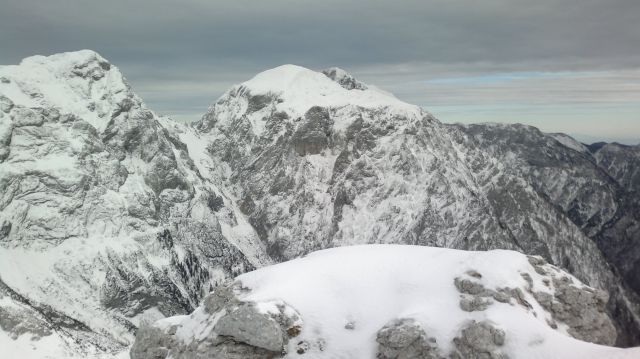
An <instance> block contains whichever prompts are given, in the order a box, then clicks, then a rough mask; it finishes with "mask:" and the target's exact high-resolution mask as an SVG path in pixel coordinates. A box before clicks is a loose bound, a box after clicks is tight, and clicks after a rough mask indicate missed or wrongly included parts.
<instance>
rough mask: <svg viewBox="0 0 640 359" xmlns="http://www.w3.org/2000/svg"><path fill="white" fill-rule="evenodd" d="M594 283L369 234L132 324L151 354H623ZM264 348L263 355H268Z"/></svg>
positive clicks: (501, 256)
mask: <svg viewBox="0 0 640 359" xmlns="http://www.w3.org/2000/svg"><path fill="white" fill-rule="evenodd" d="M606 300H607V296H606V294H605V293H604V292H602V291H598V290H595V289H593V288H590V287H587V286H585V285H583V284H581V283H580V282H579V281H578V280H577V279H576V278H574V277H573V276H571V275H569V274H567V273H565V272H563V271H562V270H560V269H558V268H557V267H555V266H552V265H550V264H547V263H545V262H544V260H542V259H541V258H539V257H528V256H525V255H523V254H520V253H517V252H512V251H504V250H495V251H488V252H472V251H459V250H452V249H443V248H430V247H415V246H400V245H369V246H353V247H342V248H334V249H329V250H324V251H320V252H316V253H313V254H311V255H308V256H306V257H304V258H300V259H295V260H292V261H289V262H286V263H282V264H278V265H274V266H270V267H266V268H262V269H259V270H256V271H253V272H250V273H246V274H243V275H241V276H239V277H237V278H236V280H235V281H234V282H233V283H232V284H229V285H228V286H226V287H220V288H218V289H217V290H216V291H214V292H213V293H212V294H210V295H209V297H207V298H205V300H204V304H203V306H201V307H200V308H198V309H197V310H196V311H195V312H193V313H192V314H191V315H189V316H181V317H174V318H168V319H165V320H162V321H159V322H157V323H156V324H155V325H154V326H153V327H151V328H144V329H143V330H142V331H141V333H138V336H137V341H136V344H134V347H133V349H132V351H131V356H132V358H133V359H151V358H174V359H175V358H209V357H213V358H217V357H220V358H223V357H224V358H227V359H229V358H267V357H280V354H283V355H284V357H285V358H354V359H358V358H375V357H377V358H445V357H452V358H507V357H508V358H565V359H570V358H576V359H578V358H580V359H584V358H593V359H595V358H605V357H606V358H614V357H617V358H633V357H637V355H639V354H640V351H638V350H637V349H635V350H624V349H618V348H611V347H606V346H602V345H597V344H592V343H588V342H586V341H580V340H578V339H577V338H580V339H583V340H588V341H592V342H598V343H602V344H612V343H613V341H615V329H614V328H613V325H612V323H611V321H610V320H609V318H608V317H607V316H606V315H605V314H604V313H603V312H602V308H603V307H604V305H605V303H606ZM270 354H271V355H272V356H269V355H270Z"/></svg>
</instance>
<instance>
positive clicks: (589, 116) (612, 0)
mask: <svg viewBox="0 0 640 359" xmlns="http://www.w3.org/2000/svg"><path fill="white" fill-rule="evenodd" d="M1 8H2V11H0V30H1V31H0V48H2V51H1V52H0V63H3V64H11V63H17V62H18V61H19V60H20V59H21V58H23V57H25V56H29V55H33V54H36V53H39V54H50V53H55V52H61V51H72V50H77V49H81V48H91V49H94V50H96V51H98V52H100V53H101V54H103V56H105V57H107V58H108V59H110V60H111V61H112V62H113V63H115V64H116V65H118V66H119V67H120V68H121V69H122V70H123V72H124V73H125V74H126V75H127V76H128V78H129V80H130V82H131V83H132V85H133V86H134V88H135V89H136V90H137V91H138V92H140V93H141V95H142V96H143V97H144V98H145V99H146V100H147V102H148V103H149V104H150V105H151V106H152V107H153V108H154V109H157V110H158V111H159V112H164V113H168V114H172V115H174V116H176V117H177V118H181V119H185V120H188V119H194V118H196V117H197V116H198V115H199V114H202V113H203V112H204V110H205V109H206V107H207V106H208V104H209V103H211V102H213V101H214V100H215V98H217V97H218V96H219V95H220V94H221V93H222V92H223V91H224V90H225V89H226V88H227V87H229V86H230V85H231V84H233V83H237V82H241V81H244V80H246V79H248V78H250V77H251V76H253V75H254V74H255V73H257V72H259V71H261V70H264V69H267V68H270V67H274V66H277V65H280V64H283V63H295V64H299V65H302V66H307V67H310V68H314V69H322V68H325V67H329V66H340V67H343V68H345V69H347V70H348V71H350V72H352V73H353V74H354V75H355V76H357V77H360V78H361V79H362V80H364V81H366V82H370V83H374V84H377V85H378V86H380V87H383V88H386V89H388V90H390V91H392V92H394V93H396V94H397V95H398V96H399V97H400V98H402V99H405V100H407V101H409V102H413V103H417V104H420V105H424V106H426V107H427V108H428V109H430V110H431V111H432V112H434V113H435V114H436V115H438V116H439V117H440V118H441V120H443V121H464V122H475V121H487V120H493V121H508V122H512V121H518V122H526V123H530V124H533V125H537V126H539V127H541V128H542V129H543V130H549V131H564V132H570V133H573V134H580V133H584V134H586V135H594V136H606V137H607V138H608V139H618V140H624V141H625V142H634V141H635V142H640V118H639V115H638V114H639V113H640V111H638V110H639V108H640V90H639V87H640V85H639V83H640V80H639V75H638V73H639V72H638V71H639V69H640V26H638V25H637V24H638V23H640V2H638V1H637V0H609V1H598V0H540V1H524V0H485V1H472V0H403V1H402V2H397V1H380V0H366V1H365V0H360V1H349V2H345V1H334V0H325V1H308V0H273V1H258V0H241V1H232V2H227V1H205V0H188V1H169V0H153V1H152V0H136V1H130V0H113V1H108V2H107V1H103V2H94V1H90V2H87V1H72V0H66V1H64V0H42V1H36V0H22V1H10V2H8V3H5V4H2V6H1Z"/></svg>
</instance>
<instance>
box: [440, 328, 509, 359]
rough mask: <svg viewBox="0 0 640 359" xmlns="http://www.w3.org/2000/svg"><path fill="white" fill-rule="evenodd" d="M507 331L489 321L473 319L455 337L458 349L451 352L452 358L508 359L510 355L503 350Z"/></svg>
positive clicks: (454, 341)
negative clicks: (501, 348)
mask: <svg viewBox="0 0 640 359" xmlns="http://www.w3.org/2000/svg"><path fill="white" fill-rule="evenodd" d="M505 337H506V335H505V333H504V331H502V330H501V329H498V328H496V327H494V326H493V325H492V324H491V323H489V322H486V321H484V322H476V321H472V322H471V323H470V324H469V325H468V326H467V327H465V328H464V329H462V331H461V333H460V335H459V336H457V337H455V338H454V339H453V343H454V344H455V347H456V349H457V351H456V352H454V353H452V354H451V357H452V358H459V359H464V358H475V359H506V358H508V356H507V355H506V354H504V353H502V352H501V350H500V347H502V346H503V345H504V341H505Z"/></svg>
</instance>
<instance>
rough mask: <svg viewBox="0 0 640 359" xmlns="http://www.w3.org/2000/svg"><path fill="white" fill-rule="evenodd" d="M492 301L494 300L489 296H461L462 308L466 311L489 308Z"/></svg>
mask: <svg viewBox="0 0 640 359" xmlns="http://www.w3.org/2000/svg"><path fill="white" fill-rule="evenodd" d="M492 303H493V301H492V300H491V299H488V298H482V297H479V296H469V295H463V296H462V297H461V298H460V309H462V310H464V311H465V312H475V311H482V310H485V309H487V308H489V306H490V305H491V304H492Z"/></svg>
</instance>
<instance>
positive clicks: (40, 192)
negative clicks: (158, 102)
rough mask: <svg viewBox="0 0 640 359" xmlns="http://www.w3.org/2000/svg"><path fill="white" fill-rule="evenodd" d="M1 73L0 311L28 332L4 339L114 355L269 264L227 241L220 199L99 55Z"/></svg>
mask: <svg viewBox="0 0 640 359" xmlns="http://www.w3.org/2000/svg"><path fill="white" fill-rule="evenodd" d="M0 78H1V79H2V80H1V81H0V104H1V106H0V107H1V108H0V193H1V194H0V279H1V280H2V283H3V286H4V288H5V292H6V293H12V294H11V295H9V294H6V293H5V294H4V296H5V297H11V298H13V299H11V300H12V301H13V302H15V303H14V304H15V305H14V304H9V303H6V305H7V306H6V307H5V306H4V305H3V304H0V307H2V308H4V309H6V308H12V307H15V306H17V307H19V308H21V309H20V310H17V309H16V310H13V311H12V312H11V313H14V314H12V317H16V318H22V319H16V320H25V321H26V322H27V323H32V324H33V325H31V324H29V325H25V326H15V325H6V326H3V329H4V330H5V331H6V332H7V333H8V334H7V335H9V336H16V335H17V336H20V334H21V333H25V332H31V333H34V335H37V336H38V337H42V336H43V335H45V334H46V335H53V334H52V333H55V335H56V336H60V337H61V338H63V339H61V340H60V341H61V344H60V345H62V346H63V347H64V346H65V344H64V343H65V342H74V341H80V342H81V343H82V347H81V348H71V349H70V352H69V353H73V352H74V351H75V352H76V354H79V355H81V356H82V355H88V354H89V353H93V352H96V353H100V352H116V351H118V350H122V349H124V348H126V347H127V345H128V344H129V341H130V340H131V338H132V334H131V332H132V331H133V330H134V329H135V328H136V327H137V326H138V325H139V324H140V322H141V321H144V320H155V319H157V318H159V317H162V316H166V315H175V314H179V313H186V312H188V311H190V310H192V309H193V308H194V307H195V306H197V304H198V303H199V301H200V299H201V298H202V297H203V295H204V294H206V293H207V292H208V291H209V290H210V289H211V288H212V287H213V286H214V285H215V284H216V283H218V282H219V281H221V280H223V279H224V278H226V277H228V276H231V275H236V274H239V273H242V272H244V271H247V270H250V269H253V268H255V266H259V265H262V264H264V263H268V262H269V261H268V259H267V257H266V256H265V255H264V254H262V255H261V254H259V253H260V251H261V247H260V245H257V246H251V248H250V249H247V250H246V251H243V249H242V245H240V244H238V243H237V242H235V241H234V240H229V239H227V238H231V237H232V236H231V235H227V236H225V235H224V234H223V232H226V233H227V234H229V233H232V232H233V231H234V229H233V228H234V227H238V223H237V221H236V219H235V217H234V210H233V209H229V208H225V206H224V203H225V199H223V197H224V194H223V192H221V191H220V190H218V189H217V187H216V186H215V185H213V184H212V183H210V182H208V181H207V180H205V179H204V178H203V177H202V175H201V173H200V171H199V169H198V168H197V166H196V164H195V163H194V162H193V160H192V159H191V157H190V156H189V154H188V151H187V147H186V145H185V144H184V143H182V142H181V141H180V140H179V139H178V137H177V135H175V133H170V132H169V131H168V130H167V128H166V127H165V126H164V125H163V122H166V120H163V119H160V118H158V117H157V116H156V115H155V114H154V113H153V112H152V111H150V110H149V109H147V108H146V106H145V105H144V104H143V103H142V101H141V100H140V98H138V97H137V96H136V95H135V94H134V93H133V92H132V90H131V88H130V87H129V85H128V84H127V82H126V80H125V79H124V78H123V77H122V75H121V74H120V72H119V71H118V69H117V68H115V67H114V66H112V65H111V64H110V63H109V62H107V61H106V60H105V59H104V58H102V57H100V55H98V54H96V53H94V52H92V51H80V52H75V53H65V54H59V55H54V56H50V57H42V56H36V57H31V58H27V59H25V60H24V61H23V62H22V63H21V64H20V65H18V66H3V67H0ZM226 201H227V202H228V203H230V202H229V200H226ZM243 230H244V229H243ZM245 232H246V230H245ZM245 234H246V235H247V238H248V239H247V240H248V241H251V238H254V237H255V234H251V233H248V232H246V233H245ZM255 238H257V237H255ZM2 303H4V302H2ZM4 309H3V310H4ZM6 310H10V309H6ZM19 313H22V314H19ZM30 313H31V314H30ZM33 313H38V314H37V315H36V314H34V315H32V314H33ZM30 318H31V319H33V320H31V319H30ZM38 318H39V319H38ZM58 318H66V319H58ZM145 318H147V319H145ZM38 321H39V322H40V323H41V325H39V328H40V329H37V328H36V327H38V325H36V322H38ZM65 323H73V324H72V325H71V327H69V325H67V324H65ZM7 328H8V329H7ZM78 350H79V351H78ZM69 353H67V354H66V355H72V354H69ZM83 353H84V354H83Z"/></svg>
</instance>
